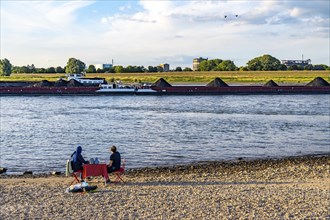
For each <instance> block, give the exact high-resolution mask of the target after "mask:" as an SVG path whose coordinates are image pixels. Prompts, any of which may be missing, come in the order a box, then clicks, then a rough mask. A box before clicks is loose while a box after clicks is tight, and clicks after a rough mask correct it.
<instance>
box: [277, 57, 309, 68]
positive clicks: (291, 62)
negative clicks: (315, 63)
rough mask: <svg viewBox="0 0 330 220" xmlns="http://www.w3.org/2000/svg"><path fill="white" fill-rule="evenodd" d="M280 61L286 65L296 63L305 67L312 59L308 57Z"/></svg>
mask: <svg viewBox="0 0 330 220" xmlns="http://www.w3.org/2000/svg"><path fill="white" fill-rule="evenodd" d="M281 63H282V64H284V65H285V66H286V67H290V66H293V65H297V66H301V67H305V66H307V65H309V64H311V63H312V61H311V60H310V59H307V60H303V59H301V60H281Z"/></svg>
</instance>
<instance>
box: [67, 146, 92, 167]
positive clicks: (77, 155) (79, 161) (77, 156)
mask: <svg viewBox="0 0 330 220" xmlns="http://www.w3.org/2000/svg"><path fill="white" fill-rule="evenodd" d="M81 152H82V148H81V147H80V146H78V147H77V150H76V151H75V152H73V154H72V155H71V158H72V169H73V171H74V172H77V171H79V170H81V171H82V165H83V164H88V161H86V160H85V159H84V158H83V156H82V155H81Z"/></svg>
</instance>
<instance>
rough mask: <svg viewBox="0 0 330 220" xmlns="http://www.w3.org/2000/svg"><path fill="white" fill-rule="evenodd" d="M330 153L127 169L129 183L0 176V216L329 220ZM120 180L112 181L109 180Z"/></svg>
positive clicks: (26, 217)
mask: <svg viewBox="0 0 330 220" xmlns="http://www.w3.org/2000/svg"><path fill="white" fill-rule="evenodd" d="M329 170H330V156H329V155H325V156H304V157H294V158H293V157H290V158H282V159H263V160H253V161H245V160H237V161H232V162H207V163H199V164H191V165H190V166H180V165H177V166H171V167H162V168H159V167H158V168H143V169H132V170H128V171H127V172H126V173H125V175H124V180H125V182H126V183H125V184H122V183H121V184H114V183H111V184H109V185H106V186H105V185H104V180H103V178H98V177H95V178H92V179H90V180H88V183H89V184H90V185H91V186H97V187H98V188H97V190H96V191H95V192H92V193H66V192H65V190H66V188H67V187H68V186H69V184H70V182H71V181H72V179H73V178H72V177H65V176H63V175H60V176H51V175H46V176H39V177H37V176H30V177H28V176H25V177H23V176H12V177H8V176H7V177H4V176H1V177H0V194H1V195H2V199H1V200H0V219H81V218H84V219H328V218H329V217H330V213H329V208H328V205H329V193H330V175H329ZM110 179H111V180H114V176H113V175H111V176H110Z"/></svg>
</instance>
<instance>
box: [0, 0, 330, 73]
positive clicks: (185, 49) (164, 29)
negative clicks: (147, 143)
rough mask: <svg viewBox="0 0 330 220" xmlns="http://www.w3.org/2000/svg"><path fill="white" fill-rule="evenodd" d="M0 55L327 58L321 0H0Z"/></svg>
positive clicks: (174, 63) (151, 59)
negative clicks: (265, 55)
mask: <svg viewBox="0 0 330 220" xmlns="http://www.w3.org/2000/svg"><path fill="white" fill-rule="evenodd" d="M0 4H1V5H0V8H1V20H0V22H1V23H0V24H1V33H0V37H1V38H0V46H1V48H0V57H1V59H4V58H7V59H8V60H9V61H10V62H11V64H12V65H14V66H23V65H32V64H34V65H35V66H36V67H44V68H48V67H57V66H62V67H64V66H65V65H66V63H67V61H68V59H69V58H71V57H74V58H76V59H79V60H81V61H83V62H84V63H85V64H86V65H87V66H88V65H90V64H99V63H111V62H112V61H113V63H114V65H123V66H128V65H134V66H135V65H136V66H142V65H143V66H145V67H147V66H157V65H159V64H161V63H169V64H170V68H171V69H175V68H176V67H178V66H180V67H182V68H184V67H190V68H192V60H193V59H194V58H197V57H203V58H208V59H216V58H218V59H223V60H232V61H234V63H235V64H236V66H238V67H239V66H246V63H247V62H248V61H249V60H251V59H253V58H255V57H259V56H262V55H264V54H269V55H271V56H273V57H275V58H277V59H279V60H285V59H302V58H303V59H311V61H312V64H326V65H328V66H329V65H330V57H329V50H330V49H329V48H330V42H329V41H330V40H329V39H330V36H329V35H330V30H329V29H330V28H329V26H330V15H329V11H330V1H328V0H313V1H310V0H301V1H299V0H246V1H244V0H213V1H206V0H199V1H193V0H176V1H165V0H152V1H151V0H149V1H147V0H144V1H137V0H136V1H124V0H117V1H115V0H111V1H110V0H108V1H106V0H103V1H87V0H83V1H59V0H57V1H51V0H44V1H32V0H30V1H22V0H0Z"/></svg>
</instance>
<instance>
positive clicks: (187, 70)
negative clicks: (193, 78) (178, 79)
mask: <svg viewBox="0 0 330 220" xmlns="http://www.w3.org/2000/svg"><path fill="white" fill-rule="evenodd" d="M183 71H185V72H191V71H192V69H191V68H189V67H185V68H184V69H183Z"/></svg>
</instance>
